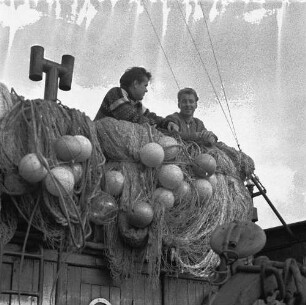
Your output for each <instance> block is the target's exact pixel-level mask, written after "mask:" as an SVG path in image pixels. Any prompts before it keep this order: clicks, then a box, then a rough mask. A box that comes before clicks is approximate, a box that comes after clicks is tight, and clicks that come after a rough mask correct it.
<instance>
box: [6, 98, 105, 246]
mask: <svg viewBox="0 0 306 305" xmlns="http://www.w3.org/2000/svg"><path fill="white" fill-rule="evenodd" d="M62 135H83V136H85V137H87V138H88V139H89V140H90V142H91V143H92V147H93V150H92V155H91V158H90V159H88V160H87V161H86V162H82V169H83V175H82V178H81V180H80V181H79V182H78V184H77V185H76V186H75V188H74V193H73V194H72V195H67V194H66V193H65V192H62V193H61V194H60V196H58V197H55V196H53V195H51V194H50V193H49V192H48V191H47V190H46V188H45V186H44V184H43V183H41V182H39V183H36V184H33V185H32V186H31V187H27V185H28V183H26V182H25V181H24V182H23V184H20V185H21V190H24V192H23V191H21V192H20V188H19V189H16V183H19V182H20V180H14V179H13V180H12V182H11V183H10V185H8V184H7V183H5V181H8V180H6V178H7V177H8V176H9V177H14V175H15V177H16V176H18V164H19V161H20V159H21V158H22V157H23V156H25V155H26V154H28V153H36V155H37V156H38V158H39V159H40V161H41V162H42V164H43V165H44V166H45V167H46V168H47V170H48V171H49V173H50V170H51V169H52V168H54V167H56V166H58V165H65V162H61V161H59V160H57V158H56V154H55V151H54V141H55V140H56V139H58V138H59V137H60V136H62ZM0 137H1V143H2V145H1V147H0V168H1V176H2V179H1V181H0V182H1V188H0V191H1V193H6V194H8V195H9V196H10V199H11V201H12V203H13V204H14V205H15V207H16V209H17V210H18V212H19V214H20V215H21V217H23V218H24V219H25V220H26V221H27V222H31V223H30V225H32V226H33V227H34V228H36V229H37V230H39V231H41V232H42V233H43V236H44V239H45V241H46V242H47V243H48V244H49V245H50V246H52V247H57V246H58V245H59V244H60V243H62V244H63V242H64V243H67V245H68V246H71V247H76V248H81V247H83V246H84V243H85V237H86V235H88V234H89V233H90V226H89V224H88V221H87V214H88V200H89V199H90V198H91V196H94V193H95V192H96V191H97V184H99V181H100V179H101V176H102V173H103V164H104V162H105V159H104V155H103V153H102V151H101V148H100V145H99V142H98V140H97V137H96V133H95V128H94V125H93V123H92V121H91V120H90V119H89V118H88V117H87V116H86V115H85V114H84V113H81V112H80V111H78V110H75V109H69V108H67V107H65V106H63V105H61V104H59V103H55V102H52V101H46V100H40V99H37V100H20V101H19V102H17V103H16V104H15V105H14V107H13V108H12V109H11V110H10V111H9V112H8V113H6V114H5V116H4V117H3V118H2V120H1V130H0ZM19 178H20V177H19ZM10 181H11V180H10ZM14 182H15V187H14V186H12V184H13V183H14ZM33 211H34V212H33Z"/></svg>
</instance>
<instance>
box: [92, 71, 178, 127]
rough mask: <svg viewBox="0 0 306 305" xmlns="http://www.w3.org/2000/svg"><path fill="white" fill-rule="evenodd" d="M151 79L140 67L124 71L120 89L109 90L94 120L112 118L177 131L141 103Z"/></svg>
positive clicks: (174, 125) (171, 123)
mask: <svg viewBox="0 0 306 305" xmlns="http://www.w3.org/2000/svg"><path fill="white" fill-rule="evenodd" d="M151 77H152V76H151V73H150V72H148V71H147V70H146V69H144V68H142V67H132V68H130V69H128V70H126V71H125V73H124V74H123V75H122V76H121V78H120V87H114V88H112V89H110V90H109V91H108V92H107V94H106V95H105V97H104V99H103V101H102V104H101V106H100V109H99V111H98V113H97V115H96V117H95V119H94V120H95V121H96V120H100V119H102V118H104V117H113V118H115V119H117V120H125V121H130V122H133V123H139V124H144V123H148V124H150V125H153V126H156V127H158V128H162V129H167V130H168V131H175V130H176V131H177V130H178V126H176V124H175V123H173V122H170V121H169V120H165V119H164V118H162V117H160V116H157V115H156V114H155V113H154V112H150V111H149V110H148V109H147V108H145V107H144V106H143V104H142V102H141V101H142V99H143V97H144V95H145V94H146V93H147V92H148V89H147V87H148V84H149V81H150V80H151Z"/></svg>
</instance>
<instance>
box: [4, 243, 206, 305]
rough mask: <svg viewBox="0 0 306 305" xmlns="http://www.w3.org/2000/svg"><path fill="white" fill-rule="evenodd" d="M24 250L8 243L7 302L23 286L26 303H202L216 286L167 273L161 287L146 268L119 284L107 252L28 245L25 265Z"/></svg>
mask: <svg viewBox="0 0 306 305" xmlns="http://www.w3.org/2000/svg"><path fill="white" fill-rule="evenodd" d="M20 253H21V246H20V245H17V244H9V245H7V246H6V248H5V253H4V255H3V261H2V272H1V287H2V294H1V295H0V304H1V305H12V304H18V291H19V292H20V294H21V304H22V305H24V304H25V305H38V304H42V305H49V304H55V305H89V304H90V302H91V301H93V300H94V299H97V298H104V299H106V300H107V301H109V302H110V303H111V305H202V304H207V302H208V295H209V292H210V290H211V289H210V287H209V285H208V284H207V283H206V282H204V281H201V280H199V279H195V278H179V277H174V276H167V275H164V274H163V275H162V276H161V278H160V282H159V284H158V286H157V287H153V285H152V284H151V283H150V281H149V278H148V277H147V275H146V274H141V275H140V276H139V277H138V278H136V279H134V280H133V279H126V280H125V281H124V282H123V283H122V284H121V285H115V284H114V283H113V281H112V278H111V276H110V273H109V270H108V268H107V264H106V263H107V262H106V260H105V259H103V258H102V257H99V256H97V255H89V254H70V255H68V254H65V253H64V254H63V255H62V257H61V259H60V260H59V254H58V252H57V251H54V250H47V249H36V250H33V251H31V250H27V251H26V256H25V257H24V261H23V263H22V270H21V271H20V262H21V259H22V258H21V256H20ZM59 261H61V262H62V263H60V264H59ZM56 279H57V281H56ZM18 287H19V289H18ZM100 304H101V303H99V305H100Z"/></svg>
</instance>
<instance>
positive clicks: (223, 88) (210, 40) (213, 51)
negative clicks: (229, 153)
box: [200, 2, 241, 150]
mask: <svg viewBox="0 0 306 305" xmlns="http://www.w3.org/2000/svg"><path fill="white" fill-rule="evenodd" d="M200 7H201V10H202V14H203V20H204V23H205V27H206V31H207V34H208V38H209V42H210V45H211V49H212V53H213V56H214V60H215V63H216V67H217V71H218V76H219V80H220V83H221V88H222V91H223V95H224V99H225V102H226V105H227V110H228V113H229V117H230V120H231V123H232V127H233V132H234V133H233V135H234V138H235V140H236V143H237V146H238V148H239V150H241V149H240V145H239V142H238V137H237V133H236V130H235V125H234V121H233V117H232V114H231V110H230V107H229V103H228V99H227V94H226V91H225V87H224V82H223V80H222V77H221V73H220V68H219V63H218V60H217V57H216V53H215V49H214V45H213V42H212V39H211V36H210V32H209V29H208V25H207V21H206V18H205V13H204V8H203V5H202V3H201V2H200Z"/></svg>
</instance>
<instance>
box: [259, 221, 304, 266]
mask: <svg viewBox="0 0 306 305" xmlns="http://www.w3.org/2000/svg"><path fill="white" fill-rule="evenodd" d="M289 229H290V231H291V233H293V236H292V235H291V234H289V233H288V230H286V228H285V227H284V226H279V227H274V228H270V229H267V230H265V232H266V236H267V242H266V245H265V247H264V249H263V250H262V251H261V252H260V253H258V255H257V256H259V255H265V256H268V257H269V259H270V260H274V261H280V262H283V261H285V260H286V259H287V258H294V259H296V260H297V261H298V262H300V263H303V262H304V263H305V262H306V221H302V222H297V223H293V224H290V225H289Z"/></svg>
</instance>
